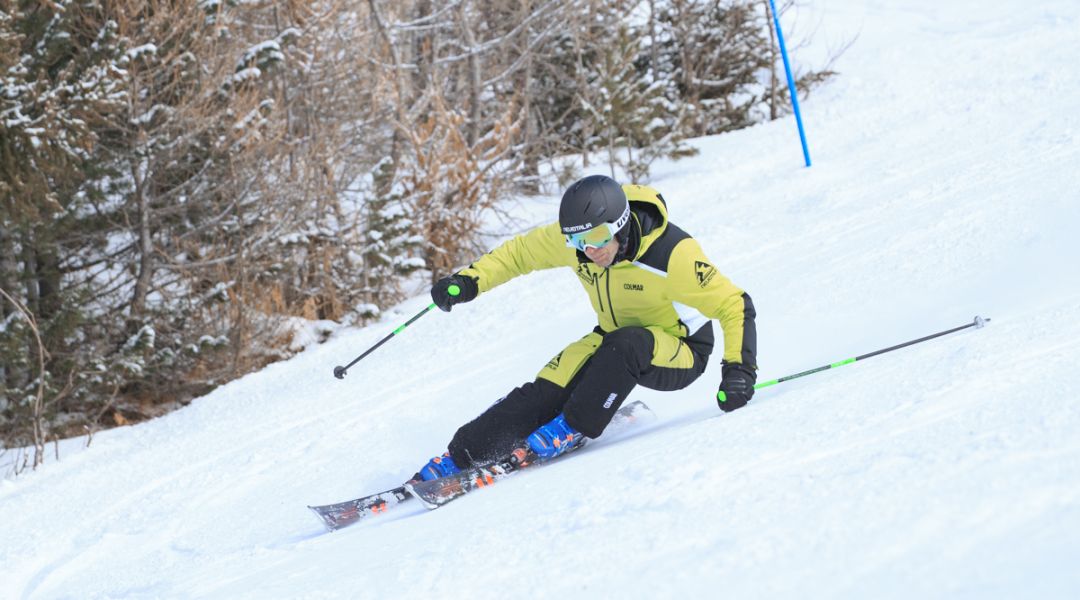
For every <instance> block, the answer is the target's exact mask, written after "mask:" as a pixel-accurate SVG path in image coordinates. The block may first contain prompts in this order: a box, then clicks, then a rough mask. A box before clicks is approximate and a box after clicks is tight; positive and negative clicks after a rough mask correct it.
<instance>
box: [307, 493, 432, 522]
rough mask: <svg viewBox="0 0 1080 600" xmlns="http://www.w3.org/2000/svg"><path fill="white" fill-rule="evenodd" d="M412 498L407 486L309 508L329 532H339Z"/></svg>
mask: <svg viewBox="0 0 1080 600" xmlns="http://www.w3.org/2000/svg"><path fill="white" fill-rule="evenodd" d="M410 498H412V496H410V495H409V493H408V492H407V491H406V490H405V486H404V485H400V486H398V487H396V488H392V489H389V490H386V491H384V492H379V493H377V494H372V495H370V496H364V497H363V498H356V499H355V500H347V501H345V502H338V503H337V504H326V505H323V506H308V508H310V509H311V510H312V511H314V512H315V514H316V515H318V517H319V520H321V521H322V522H323V525H326V528H327V529H328V530H329V531H337V530H338V529H341V528H342V527H348V526H349V525H352V524H354V523H357V522H359V521H360V520H361V519H363V518H364V517H367V516H368V515H379V514H382V513H384V512H386V511H387V510H388V509H390V508H391V507H394V506H397V505H398V504H401V503H402V502H405V501H406V500H409V499H410Z"/></svg>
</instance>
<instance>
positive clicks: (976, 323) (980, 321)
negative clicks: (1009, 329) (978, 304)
mask: <svg viewBox="0 0 1080 600" xmlns="http://www.w3.org/2000/svg"><path fill="white" fill-rule="evenodd" d="M989 322H990V319H989V318H987V319H984V318H982V317H978V316H976V317H975V319H974V320H973V321H972V322H971V323H968V324H967V325H961V326H960V327H953V328H952V329H948V330H945V331H939V332H938V333H933V334H930V335H928V336H925V337H921V338H919V339H917V340H911V341H910V342H904V343H903V344H897V345H895V346H889V347H888V348H882V349H881V350H875V351H873V352H867V353H866V354H860V355H859V356H856V357H854V358H848V359H844V360H841V361H839V362H834V363H832V364H828V365H824V366H821V367H818V368H816V369H810V370H809V371H803V372H801V373H795V374H794V375H787V376H785V377H780V378H779V379H770V380H769V381H763V382H761V383H759V384H756V385H755V386H754V389H755V390H760V389H761V388H766V387H769V386H772V385H776V384H778V383H783V382H785V381H791V380H792V379H798V378H800V377H806V376H807V375H813V374H814V373H820V372H822V371H828V370H829V369H835V368H837V367H842V366H844V365H850V364H851V363H853V362H858V361H860V360H866V359H868V358H870V357H872V356H877V355H879V354H885V353H886V352H892V351H893V350H899V349H901V348H906V347H908V346H913V345H915V344H918V343H920V342H925V341H927V340H932V339H934V338H939V337H941V336H943V335H949V334H950V333H956V332H957V331H962V330H964V329H968V328H970V327H974V328H975V329H982V328H983V327H985V326H986V324H987V323H989ZM716 399H717V400H719V401H720V402H724V401H725V400H726V399H727V398H726V395H725V394H724V392H717V393H716Z"/></svg>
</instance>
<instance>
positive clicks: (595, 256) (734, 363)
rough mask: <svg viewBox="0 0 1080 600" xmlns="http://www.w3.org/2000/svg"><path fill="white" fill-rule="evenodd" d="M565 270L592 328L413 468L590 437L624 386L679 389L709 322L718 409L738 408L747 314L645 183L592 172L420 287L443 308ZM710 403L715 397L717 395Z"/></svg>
mask: <svg viewBox="0 0 1080 600" xmlns="http://www.w3.org/2000/svg"><path fill="white" fill-rule="evenodd" d="M554 267H570V268H572V269H574V270H575V272H576V273H577V276H578V278H579V279H580V280H581V283H582V285H583V286H584V288H585V291H586V293H588V295H589V300H590V301H591V302H592V306H593V310H595V311H596V316H597V318H598V321H599V324H598V325H597V327H596V328H595V329H593V331H592V332H590V333H589V334H587V335H586V336H585V337H583V338H581V339H579V340H577V341H575V342H572V343H571V344H570V345H569V346H567V347H566V348H565V349H564V350H563V351H562V352H560V353H559V354H557V355H556V356H555V357H554V358H552V359H551V361H550V362H548V363H547V365H546V366H544V368H543V369H541V370H540V373H539V374H538V375H537V377H536V380H535V381H532V382H529V383H526V384H524V385H522V386H520V387H518V388H515V389H514V390H513V391H511V392H510V393H509V394H507V395H506V396H505V397H503V398H502V399H501V400H499V401H498V402H496V403H495V404H494V405H493V406H491V407H490V408H488V409H487V410H486V411H484V412H483V414H481V415H480V416H479V417H477V418H476V419H474V420H472V421H471V422H469V423H467V424H465V425H464V426H462V427H461V428H460V429H458V430H457V433H455V434H454V437H453V439H452V440H451V441H450V444H449V446H448V448H447V452H446V453H445V454H443V455H441V456H437V457H435V458H433V459H431V460H430V461H429V462H428V463H427V464H426V465H424V467H423V468H422V469H421V470H420V472H419V473H418V476H419V478H422V479H423V480H425V481H426V480H431V479H435V478H438V477H445V476H448V475H452V474H455V473H458V472H460V471H461V469H464V468H469V467H472V466H482V465H485V464H488V463H491V462H494V461H496V460H499V459H501V458H505V457H506V456H507V455H509V454H510V452H511V451H513V450H514V449H515V448H517V447H520V446H521V445H522V442H523V441H525V443H527V444H528V446H529V447H530V448H531V449H532V450H533V451H534V452H536V453H537V454H538V455H539V456H541V457H543V458H551V457H554V456H558V455H560V454H562V453H563V452H565V451H567V450H568V449H569V448H571V447H573V446H575V445H577V444H578V443H580V441H581V439H582V437H583V436H584V437H589V438H596V437H599V436H600V434H601V433H602V432H603V431H604V428H605V427H606V426H607V424H608V422H609V421H610V420H611V418H612V416H613V415H614V414H615V411H616V410H618V409H619V406H620V405H621V404H622V403H623V401H624V400H626V397H627V395H629V394H630V391H631V390H632V389H633V388H634V386H636V385H638V384H641V385H643V386H645V387H647V388H650V389H654V390H661V391H669V390H678V389H682V388H684V387H686V386H688V385H690V384H691V383H693V382H694V380H696V379H697V378H698V377H699V376H700V375H701V374H702V373H703V372H704V371H705V366H706V364H707V363H708V359H709V355H710V354H711V353H712V350H713V344H714V337H713V328H712V321H711V319H716V320H718V321H719V322H720V327H721V329H722V330H723V337H724V344H723V360H722V365H723V366H722V367H721V371H722V374H723V376H722V379H721V382H720V391H721V392H724V394H723V395H720V394H718V395H717V398H718V401H719V404H720V408H721V409H722V410H724V411H725V412H730V411H732V410H735V409H737V408H741V407H743V406H745V405H746V403H747V402H749V401H750V398H751V397H752V396H753V395H754V382H755V381H756V379H757V376H756V370H757V361H756V355H757V332H756V328H755V324H754V319H755V316H756V313H755V311H754V305H753V303H752V302H751V300H750V296H749V295H747V294H746V293H745V292H743V291H742V290H741V289H739V288H738V287H736V286H735V285H734V284H732V283H731V281H730V280H728V278H726V277H724V276H723V275H721V274H720V272H719V271H717V269H716V268H715V267H714V266H713V263H712V262H711V261H710V260H709V259H708V258H706V257H705V254H704V253H703V252H702V250H701V247H700V246H699V245H698V243H697V241H696V240H694V238H692V237H690V235H689V234H687V233H686V232H684V231H683V230H682V229H680V228H678V227H676V226H675V225H674V224H672V223H670V222H669V221H668V213H667V203H666V202H665V201H664V198H663V197H662V196H661V195H660V193H659V192H657V191H656V190H655V189H653V188H651V187H647V186H641V185H619V184H618V183H617V182H616V181H615V180H614V179H611V178H610V177H605V176H603V175H591V176H589V177H585V178H584V179H581V180H579V181H577V182H575V183H574V184H572V185H571V186H570V187H569V188H568V189H567V190H566V193H565V194H563V197H562V202H561V204H560V206H559V221H558V222H557V223H551V224H549V225H545V226H541V227H537V228H535V229H533V230H531V231H529V232H527V233H525V234H523V235H520V236H517V237H515V238H513V239H511V240H510V241H508V242H506V243H504V244H502V245H501V246H499V247H498V248H496V249H494V250H492V251H491V252H490V253H488V254H486V255H484V256H482V257H480V258H479V259H477V260H476V262H474V263H473V264H471V265H469V266H468V267H467V268H465V269H462V270H461V271H459V272H457V273H455V274H453V275H450V276H448V277H444V278H442V279H440V280H439V281H438V282H437V283H435V285H434V286H433V287H432V289H431V297H432V300H434V302H435V304H436V305H437V306H438V307H439V308H440V309H442V310H444V311H449V310H450V309H451V307H453V306H454V305H456V304H461V303H463V302H469V301H471V300H473V299H474V298H476V296H477V295H478V294H480V293H482V292H486V291H488V290H491V289H492V288H494V287H496V286H498V285H500V284H503V283H505V282H507V281H508V280H510V279H512V278H514V277H517V276H518V275H524V274H525V273H529V272H532V271H535V270H538V269H550V268H554ZM721 399H722V400H721Z"/></svg>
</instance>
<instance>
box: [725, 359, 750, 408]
mask: <svg viewBox="0 0 1080 600" xmlns="http://www.w3.org/2000/svg"><path fill="white" fill-rule="evenodd" d="M723 372H724V378H723V379H722V380H721V381H720V391H718V392H717V393H716V403H717V404H719V405H720V410H722V411H724V412H731V411H733V410H735V409H738V408H742V407H744V406H746V403H747V402H749V401H750V399H751V398H753V397H754V382H755V381H757V375H755V374H754V371H753V369H751V368H750V367H746V366H744V365H740V364H737V363H727V364H725V365H724V368H723Z"/></svg>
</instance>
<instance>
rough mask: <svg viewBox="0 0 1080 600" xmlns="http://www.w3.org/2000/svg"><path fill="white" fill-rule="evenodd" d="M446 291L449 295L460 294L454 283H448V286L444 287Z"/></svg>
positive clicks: (459, 289)
mask: <svg viewBox="0 0 1080 600" xmlns="http://www.w3.org/2000/svg"><path fill="white" fill-rule="evenodd" d="M446 292H447V293H448V294H450V295H451V296H460V295H461V288H460V287H458V286H457V285H456V284H450V287H448V288H446Z"/></svg>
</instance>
